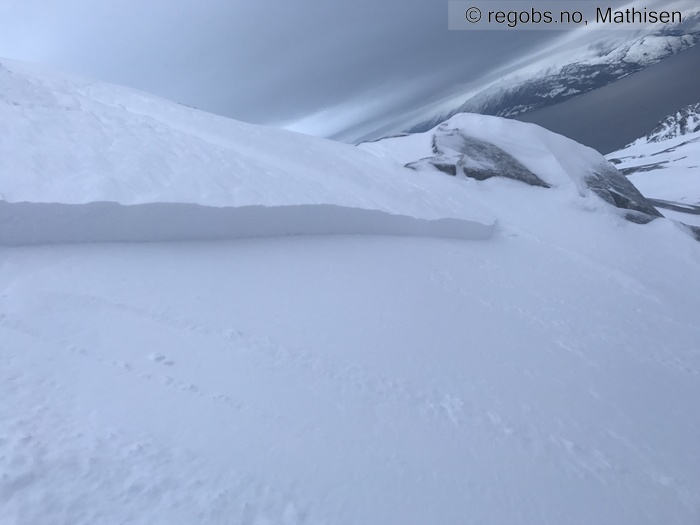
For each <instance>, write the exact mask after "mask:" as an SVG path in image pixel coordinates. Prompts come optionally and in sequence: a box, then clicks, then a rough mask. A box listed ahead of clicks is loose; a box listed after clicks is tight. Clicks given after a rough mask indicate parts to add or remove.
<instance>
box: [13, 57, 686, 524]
mask: <svg viewBox="0 0 700 525" xmlns="http://www.w3.org/2000/svg"><path fill="white" fill-rule="evenodd" d="M0 62H2V63H3V64H5V67H6V69H5V70H3V72H2V74H1V75H2V76H0V78H2V82H3V85H2V87H3V89H0V93H2V95H0V96H2V97H4V98H3V101H4V102H2V103H0V112H2V115H0V126H2V130H1V131H2V132H1V133H0V153H1V154H0V192H1V193H2V195H3V201H4V202H2V203H0V239H2V244H3V245H2V246H1V247H0V524H2V525H5V524H8V525H9V524H11V525H25V524H26V525H35V524H37V523H42V524H47V525H58V524H62V525H63V524H65V525H69V524H70V525H83V524H85V525H87V524H90V525H95V524H114V523H124V524H127V523H128V524H144V525H146V524H148V525H158V524H163V525H172V524H173V523H178V524H183V525H188V524H198V525H201V524H227V525H230V524H240V525H272V524H275V525H277V524H280V525H301V524H303V525H321V524H325V525H330V524H334V525H336V524H338V525H353V524H358V525H359V524H362V525H374V524H377V525H379V524H381V525H385V524H392V523H397V524H399V523H400V524H402V525H423V524H426V523H439V524H441V525H464V524H470V523H473V524H481V523H495V524H500V523H503V524H509V525H517V524H532V523H538V524H561V523H567V524H573V525H575V524H590V523H599V524H616V525H625V524H629V525H640V524H657V523H661V522H663V523H669V524H692V523H696V522H697V521H698V518H700V446H699V443H700V421H699V420H698V417H697V414H698V409H697V403H695V402H694V400H696V399H698V398H700V347H699V346H698V341H700V326H699V325H698V323H697V311H698V310H699V309H700V279H699V278H698V276H699V275H700V245H699V244H698V243H697V242H695V241H694V240H693V239H692V238H691V237H690V236H688V235H686V234H685V233H684V232H683V231H681V230H680V229H678V228H677V227H676V226H675V225H674V223H672V222H671V221H668V220H666V219H663V218H660V219H657V220H653V221H651V222H650V223H648V224H644V225H642V224H635V223H632V222H629V221H627V220H625V219H624V218H623V216H624V212H621V211H620V210H619V209H618V208H616V207H615V206H613V205H611V204H610V203H609V202H607V201H606V200H605V199H603V198H601V197H600V196H599V195H598V193H596V192H595V191H594V190H592V189H591V188H590V187H589V183H588V182H587V178H588V176H589V175H590V172H591V170H595V169H599V170H601V173H602V175H601V177H602V180H608V179H607V178H606V177H607V175H605V174H606V173H607V172H606V171H605V170H603V169H602V168H601V166H608V165H607V164H605V162H604V160H603V158H602V157H601V156H600V155H598V154H597V153H595V152H594V151H593V150H591V149H589V148H584V147H582V146H580V145H577V144H575V143H574V142H572V141H570V140H568V139H565V138H563V137H558V136H556V135H554V134H552V133H549V132H547V131H545V130H542V129H540V128H537V127H536V126H533V125H528V124H522V123H516V122H509V121H505V120H503V119H498V118H488V117H481V116H460V117H458V118H457V120H454V121H451V122H450V124H449V126H452V128H450V129H448V130H447V131H448V133H445V134H444V135H440V137H439V139H440V140H438V145H439V146H440V148H442V149H441V150H440V151H442V153H443V154H445V153H446V150H445V149H444V148H445V145H446V143H445V142H443V141H442V140H443V139H445V140H447V141H448V142H447V144H453V145H454V143H451V142H449V140H450V134H449V131H450V130H453V131H454V130H457V131H458V133H459V136H463V135H467V134H471V135H470V136H472V135H473V136H474V137H478V138H479V140H481V141H482V142H480V143H479V144H484V143H486V144H491V147H487V148H486V151H488V152H493V151H495V150H494V148H497V149H498V151H503V152H504V153H506V154H507V155H505V156H504V155H501V154H500V153H499V154H498V155H496V156H495V157H494V158H492V157H488V158H487V157H479V159H478V160H474V159H471V160H472V161H473V162H474V163H476V164H478V165H479V167H480V168H484V169H485V166H486V165H487V164H488V163H489V162H493V163H494V164H492V165H490V167H491V168H493V169H496V168H498V166H501V165H502V164H499V163H502V162H504V160H503V159H507V163H508V165H511V166H512V165H513V164H512V163H513V160H512V159H515V161H517V163H520V164H522V165H523V166H525V167H526V168H527V169H528V170H530V171H531V172H532V173H533V174H534V175H536V176H537V177H538V178H539V179H541V180H543V181H545V182H546V183H547V185H548V186H549V187H544V186H531V185H528V184H526V183H524V182H522V181H520V180H513V179H508V178H503V177H500V176H494V177H491V178H488V179H487V180H476V179H474V178H470V177H469V176H467V175H465V176H459V177H458V176H454V177H452V176H449V175H446V174H445V173H442V172H440V171H438V170H436V169H428V168H426V169H422V168H421V169H408V168H404V167H403V166H404V164H407V163H412V162H415V161H419V160H421V159H424V158H426V157H432V156H434V155H435V154H436V152H435V151H433V149H432V145H431V142H432V138H434V136H435V135H437V134H440V133H442V131H441V130H433V132H432V135H431V134H423V135H415V136H410V137H405V138H402V139H392V140H390V141H381V142H378V143H369V144H364V145H362V146H359V147H349V146H344V145H340V144H335V143H331V142H328V141H322V140H318V139H313V138H310V137H303V136H300V135H295V134H291V133H285V132H279V131H276V130H268V129H265V128H260V127H254V126H248V125H245V124H241V123H236V122H231V121H227V120H225V119H221V118H219V117H215V116H211V115H207V114H204V113H201V112H197V111H195V110H191V109H188V108H182V107H180V106H177V105H175V104H171V103H169V102H166V101H162V100H159V99H157V98H154V97H150V96H148V95H145V94H141V93H134V92H132V91H130V90H127V89H125V88H117V87H114V86H106V85H101V84H94V83H87V82H85V81H76V80H74V79H70V78H68V77H63V76H60V75H56V74H48V73H46V72H42V71H41V70H40V69H36V68H30V67H29V66H25V65H16V64H10V65H8V62H6V61H0ZM449 126H448V128H449ZM443 131H444V130H443ZM455 136H456V135H455ZM458 138H459V137H458ZM458 143H459V141H458ZM455 148H456V149H454V150H452V153H450V154H451V155H452V154H453V155H454V157H451V158H452V159H453V160H454V159H458V161H459V162H461V163H462V164H459V166H460V167H462V166H466V165H468V164H469V161H470V159H469V158H467V155H466V154H464V153H460V151H461V150H460V148H459V147H457V146H455ZM470 151H471V150H470ZM447 153H449V152H447ZM460 155H461V156H460ZM465 173H466V172H465ZM494 221H497V222H496V227H495V228H494V227H493V224H494ZM292 233H293V234H294V235H289V234H292ZM338 233H342V234H343V235H337V234H338ZM367 234H372V235H367ZM476 239H478V240H476ZM192 240H198V241H200V242H190V241H192ZM86 241H90V242H86ZM97 241H99V242H97ZM113 241H121V242H113ZM136 241H138V242H136ZM164 241H168V242H164ZM18 244H25V245H26V244H40V245H38V246H17V245H18Z"/></svg>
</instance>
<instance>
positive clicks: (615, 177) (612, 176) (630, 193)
mask: <svg viewBox="0 0 700 525" xmlns="http://www.w3.org/2000/svg"><path fill="white" fill-rule="evenodd" d="M584 182H585V183H586V186H588V187H589V188H590V189H591V190H592V191H593V192H595V194H596V195H598V196H599V197H600V198H601V199H603V200H604V201H605V202H607V203H609V204H612V205H613V206H615V207H616V208H620V209H623V210H628V212H627V213H626V214H625V218H626V219H627V220H629V221H631V222H636V223H639V224H646V223H648V222H651V221H653V220H654V219H656V218H658V217H663V215H661V213H659V211H658V210H657V209H656V208H654V206H653V205H652V204H651V203H650V202H649V201H648V200H647V198H646V197H644V195H642V194H641V193H640V192H639V190H638V189H637V188H636V187H635V186H634V185H633V184H632V183H631V182H630V181H629V180H627V178H625V176H624V175H622V173H620V172H619V171H617V170H616V169H615V168H614V167H613V166H612V165H611V164H607V163H605V164H601V165H600V167H599V168H598V169H597V170H595V171H593V172H591V173H590V174H589V175H588V176H586V177H585V178H584Z"/></svg>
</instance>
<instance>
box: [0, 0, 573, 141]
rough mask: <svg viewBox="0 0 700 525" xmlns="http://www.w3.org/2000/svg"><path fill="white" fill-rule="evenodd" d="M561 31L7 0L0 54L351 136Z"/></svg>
mask: <svg viewBox="0 0 700 525" xmlns="http://www.w3.org/2000/svg"><path fill="white" fill-rule="evenodd" d="M561 36H562V35H561V33H560V32H553V31H478V32H476V31H448V30H447V0H352V1H348V0H274V1H273V0H119V1H106V0H0V57H9V58H15V59H21V60H29V61H33V62H40V63H45V64H49V65H52V66H54V67H56V68H60V69H62V70H66V71H69V72H73V73H78V74H81V75H84V76H89V77H92V78H96V79H100V80H105V81H109V82H113V83H118V84H123V85H127V86H131V87H135V88H138V89H141V90H144V91H148V92H151V93H155V94H158V95H161V96H164V97H166V98H169V99H172V100H175V101H177V102H181V103H184V104H188V105H191V106H195V107H198V108H201V109H204V110H207V111H211V112H214V113H219V114H222V115H226V116H229V117H233V118H236V119H240V120H244V121H248V122H254V123H261V124H271V125H276V126H284V127H288V128H290V129H296V130H299V131H304V132H306V133H311V134H317V135H322V136H330V137H334V138H339V139H341V140H354V139H357V138H359V137H362V136H364V135H365V134H367V133H369V132H371V131H376V130H382V131H384V130H386V131H389V130H392V128H396V127H397V126H401V125H406V124H407V122H410V120H411V119H412V118H419V117H420V116H423V114H424V112H425V111H427V110H432V109H434V108H436V107H440V105H441V104H444V103H445V102H446V101H447V100H450V99H454V98H455V97H456V98H457V99H458V100H459V101H461V100H460V99H463V98H464V95H463V94H464V93H465V92H468V91H469V90H470V89H474V87H475V86H478V85H479V83H480V82H483V80H484V79H487V78H488V77H489V75H491V76H492V75H493V74H494V73H493V72H494V71H495V70H503V68H504V67H505V68H506V69H507V66H508V65H509V64H512V63H513V62H514V61H517V60H519V59H522V58H523V57H528V56H531V55H532V54H533V53H535V52H537V51H538V50H542V49H546V48H547V46H551V45H552V43H553V42H554V39H560V38H561Z"/></svg>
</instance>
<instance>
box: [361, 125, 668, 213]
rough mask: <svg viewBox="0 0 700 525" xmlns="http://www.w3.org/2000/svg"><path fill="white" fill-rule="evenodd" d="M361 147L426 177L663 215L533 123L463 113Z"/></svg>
mask: <svg viewBox="0 0 700 525" xmlns="http://www.w3.org/2000/svg"><path fill="white" fill-rule="evenodd" d="M360 147H361V148H363V149H368V150H370V151H382V152H383V153H384V154H386V155H392V154H394V155H397V157H396V158H397V160H399V161H400V162H404V161H406V160H408V159H415V160H410V161H408V162H406V164H405V165H406V167H409V168H412V169H414V170H419V171H423V172H425V171H427V172H431V171H432V172H435V171H440V172H443V173H447V174H449V175H455V176H456V175H459V176H460V177H466V178H471V179H476V180H480V181H481V180H486V179H490V178H492V177H497V178H505V179H513V180H515V181H519V182H522V183H525V184H528V185H530V186H540V187H543V188H554V190H553V191H562V190H565V189H566V188H570V187H573V188H575V190H576V191H577V192H578V193H579V195H581V196H588V195H590V194H591V193H593V194H595V195H597V196H598V197H600V198H601V199H603V200H604V201H605V202H607V203H608V204H610V205H612V206H614V207H616V208H618V209H620V210H622V212H623V214H624V216H625V217H626V218H627V219H629V220H630V221H633V222H640V223H647V222H649V221H651V220H653V219H655V218H658V217H660V216H661V214H660V213H659V212H658V211H657V210H656V209H655V208H654V206H652V205H651V204H650V203H649V202H648V201H647V200H646V199H645V197H644V196H643V195H642V194H641V193H640V192H639V191H638V190H637V188H635V187H634V185H633V184H631V183H630V182H629V181H628V180H627V179H626V178H625V177H624V176H622V175H621V174H620V173H619V172H618V171H617V170H616V169H615V168H614V167H613V166H612V165H611V164H610V163H609V162H607V161H606V160H605V158H604V157H602V156H601V155H600V154H599V153H598V152H596V151H595V150H593V149H591V148H586V147H584V146H581V145H580V144H577V143H576V142H574V141H572V140H569V139H567V138H565V137H562V136H561V135H557V134H555V133H551V132H549V131H547V130H545V129H543V128H541V127H539V126H535V125H532V124H523V123H520V122H515V121H510V120H506V119H500V118H495V117H486V116H482V115H474V114H467V113H463V114H459V115H455V116H454V117H452V118H451V119H449V120H448V121H446V122H444V123H442V124H440V125H439V126H437V127H436V128H435V129H433V130H431V131H429V132H426V133H422V134H416V135H414V136H400V137H393V138H388V139H382V140H379V141H374V142H370V143H365V144H362V145H361V146H360ZM420 155H426V156H424V157H421V156H420ZM416 157H418V158H417V159H416Z"/></svg>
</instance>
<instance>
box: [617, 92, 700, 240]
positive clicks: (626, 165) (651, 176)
mask: <svg viewBox="0 0 700 525" xmlns="http://www.w3.org/2000/svg"><path fill="white" fill-rule="evenodd" d="M607 158H608V159H610V160H611V161H612V162H613V163H614V164H615V165H616V166H617V168H618V170H620V171H621V172H622V173H624V174H625V175H626V176H627V178H628V179H629V180H630V181H631V182H632V183H633V184H634V185H635V186H636V187H637V188H639V190H640V191H641V192H642V193H643V194H644V195H645V196H646V197H648V198H650V199H654V202H655V203H656V204H657V205H658V206H659V207H661V208H663V212H664V215H666V216H669V217H671V218H673V219H677V220H681V221H683V222H685V223H687V224H692V225H696V226H700V218H699V217H700V104H692V105H690V106H687V107H685V108H682V109H680V110H679V111H677V112H676V113H675V114H673V115H669V116H668V117H667V118H666V119H664V120H663V121H661V122H660V123H659V125H658V126H656V128H654V129H653V130H651V131H650V132H649V133H648V134H647V135H646V136H644V137H641V138H639V139H637V140H635V141H634V142H632V143H631V144H629V145H627V146H626V147H624V148H623V149H621V150H619V151H615V152H613V153H610V154H609V155H607Z"/></svg>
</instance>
